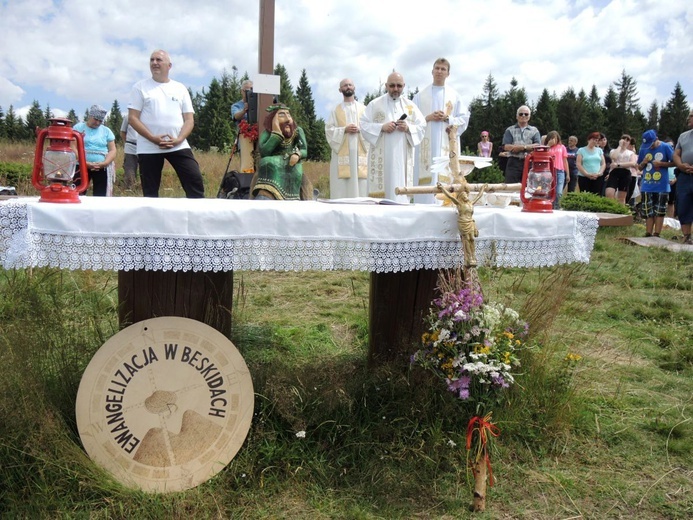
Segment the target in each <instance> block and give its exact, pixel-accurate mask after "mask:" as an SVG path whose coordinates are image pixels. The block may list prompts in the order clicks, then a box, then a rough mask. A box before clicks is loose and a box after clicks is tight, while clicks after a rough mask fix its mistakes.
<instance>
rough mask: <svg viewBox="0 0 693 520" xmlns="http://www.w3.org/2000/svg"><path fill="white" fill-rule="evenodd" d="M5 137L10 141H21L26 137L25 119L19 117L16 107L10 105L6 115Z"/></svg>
mask: <svg viewBox="0 0 693 520" xmlns="http://www.w3.org/2000/svg"><path fill="white" fill-rule="evenodd" d="M4 126H5V137H6V138H7V139H9V140H10V141H19V140H21V139H23V138H24V121H22V118H21V117H17V114H15V112H14V107H13V106H12V105H10V108H9V109H8V110H7V114H6V115H5V125H4Z"/></svg>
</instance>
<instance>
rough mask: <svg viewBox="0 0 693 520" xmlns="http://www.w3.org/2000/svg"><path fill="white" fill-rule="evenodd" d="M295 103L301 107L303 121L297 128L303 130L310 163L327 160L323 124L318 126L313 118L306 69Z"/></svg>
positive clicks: (311, 95) (326, 145)
mask: <svg viewBox="0 0 693 520" xmlns="http://www.w3.org/2000/svg"><path fill="white" fill-rule="evenodd" d="M296 101H297V102H298V104H299V105H301V109H302V111H303V116H304V120H303V121H301V122H300V124H299V126H300V127H301V128H303V131H304V132H305V134H306V140H307V141H308V159H310V160H311V161H327V160H329V156H330V154H329V146H328V144H327V138H326V137H325V122H324V121H322V125H320V124H318V121H317V119H316V117H315V102H314V101H313V91H312V90H311V88H310V84H309V83H308V74H307V73H306V69H303V70H302V71H301V77H300V79H299V81H298V87H297V88H296Z"/></svg>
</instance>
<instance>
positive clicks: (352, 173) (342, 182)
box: [325, 78, 368, 199]
mask: <svg viewBox="0 0 693 520" xmlns="http://www.w3.org/2000/svg"><path fill="white" fill-rule="evenodd" d="M339 92H340V93H341V94H342V102H341V103H339V104H338V105H337V106H336V107H335V108H334V110H332V112H331V113H330V117H329V118H328V119H327V122H326V123H325V137H327V142H328V143H329V145H330V148H331V149H332V158H331V160H330V198H331V199H343V198H353V197H367V196H368V178H367V173H368V153H367V148H366V147H367V146H368V143H367V142H366V140H365V139H364V138H363V136H362V135H361V131H360V129H359V118H360V117H361V116H362V115H363V112H364V111H365V110H366V106H365V105H364V104H363V103H359V102H358V101H356V97H355V95H356V87H355V86H354V82H353V81H352V80H350V79H349V78H344V79H343V80H342V81H340V82H339Z"/></svg>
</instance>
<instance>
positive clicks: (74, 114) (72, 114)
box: [67, 108, 79, 125]
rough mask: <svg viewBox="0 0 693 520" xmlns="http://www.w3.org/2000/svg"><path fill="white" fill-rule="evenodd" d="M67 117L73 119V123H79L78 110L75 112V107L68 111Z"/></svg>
mask: <svg viewBox="0 0 693 520" xmlns="http://www.w3.org/2000/svg"><path fill="white" fill-rule="evenodd" d="M67 118H68V119H69V120H70V121H72V124H73V125H74V124H76V123H79V117H77V112H75V109H74V108H71V109H70V111H69V112H68V113H67Z"/></svg>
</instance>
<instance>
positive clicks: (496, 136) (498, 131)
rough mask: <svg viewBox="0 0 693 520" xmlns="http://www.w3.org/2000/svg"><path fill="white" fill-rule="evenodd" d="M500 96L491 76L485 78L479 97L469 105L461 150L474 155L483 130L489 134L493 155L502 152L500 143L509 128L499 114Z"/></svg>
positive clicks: (507, 123)
mask: <svg viewBox="0 0 693 520" xmlns="http://www.w3.org/2000/svg"><path fill="white" fill-rule="evenodd" d="M500 104H501V100H500V95H499V92H498V86H497V85H496V81H495V80H494V78H493V75H492V74H489V75H488V76H487V77H486V81H485V82H484V86H483V93H482V95H481V96H479V97H476V98H474V99H472V101H471V103H469V126H468V127H467V130H466V131H465V132H464V133H463V134H462V136H461V139H460V140H461V142H460V146H461V148H460V149H461V150H465V149H468V150H470V152H471V153H473V154H474V155H476V149H477V143H478V142H479V136H480V135H481V132H482V131H483V130H486V131H487V132H489V135H490V137H491V142H493V155H494V156H496V155H497V154H499V153H500V152H502V151H503V150H502V146H501V144H502V141H503V134H504V133H505V129H506V128H507V127H508V126H509V122H508V121H507V120H503V119H502V114H501V113H500V109H499V107H500Z"/></svg>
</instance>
